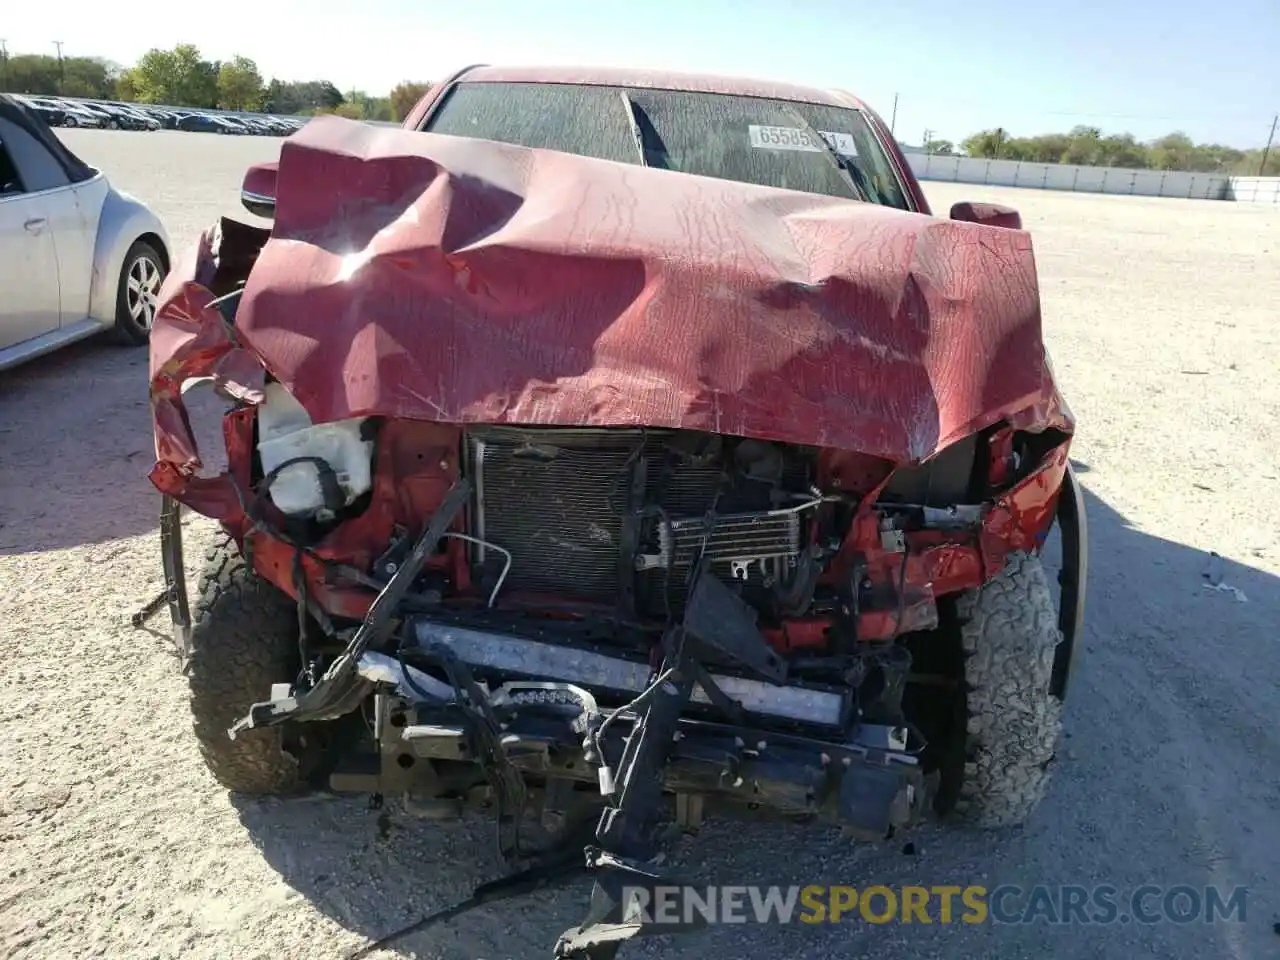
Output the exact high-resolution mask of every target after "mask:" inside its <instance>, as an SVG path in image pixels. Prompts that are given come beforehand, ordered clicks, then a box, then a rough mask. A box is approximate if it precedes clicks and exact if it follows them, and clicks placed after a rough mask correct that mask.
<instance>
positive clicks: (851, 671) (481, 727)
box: [171, 384, 1043, 958]
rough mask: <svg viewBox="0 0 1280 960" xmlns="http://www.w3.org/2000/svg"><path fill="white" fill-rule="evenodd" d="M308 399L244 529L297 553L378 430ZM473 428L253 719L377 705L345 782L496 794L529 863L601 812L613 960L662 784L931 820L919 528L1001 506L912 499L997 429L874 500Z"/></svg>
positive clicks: (653, 452)
mask: <svg viewBox="0 0 1280 960" xmlns="http://www.w3.org/2000/svg"><path fill="white" fill-rule="evenodd" d="M273 388H274V389H273ZM273 403H275V404H277V406H276V409H275V410H274V411H271V406H272V404H273ZM299 410H300V408H299V407H296V404H291V402H290V400H289V398H287V394H284V392H283V391H282V390H280V389H279V388H278V387H276V385H274V384H271V385H268V390H267V402H266V403H265V404H264V405H262V406H260V408H259V411H258V423H257V429H256V433H257V438H258V447H257V450H258V457H257V473H258V475H257V478H256V480H255V482H254V484H253V486H254V491H255V494H256V495H257V496H258V497H259V500H258V501H257V502H258V504H259V506H258V508H257V509H251V510H250V511H249V514H248V515H249V517H250V519H251V521H252V524H253V528H252V530H251V533H250V536H249V537H247V539H246V543H248V544H250V545H252V544H253V543H254V542H255V536H262V535H264V534H265V535H266V539H264V540H262V541H261V542H262V543H264V544H269V543H271V542H273V541H276V542H284V543H290V544H292V545H293V549H294V550H295V551H300V552H297V553H295V556H296V557H298V558H299V562H300V558H301V557H302V556H303V555H304V554H305V553H308V552H309V551H308V548H307V547H306V544H305V542H300V540H301V541H305V540H307V539H308V538H311V539H312V540H314V541H315V542H323V540H324V538H325V536H327V533H328V531H330V530H332V529H334V528H335V527H341V525H342V524H343V523H345V522H348V521H349V520H350V519H351V515H352V513H353V511H354V512H355V513H357V514H358V513H359V512H361V511H367V510H368V509H369V507H370V503H371V501H372V500H373V499H374V496H375V495H374V492H373V489H372V488H373V481H372V476H373V473H374V466H373V465H374V464H376V463H377V456H376V454H375V449H376V448H377V446H378V444H379V433H380V431H379V429H378V427H379V425H378V424H377V423H376V422H369V421H363V420H362V421H353V422H346V423H338V424H332V425H325V426H324V427H323V428H316V427H313V426H312V425H310V423H309V421H308V420H307V419H306V418H305V415H303V416H299V415H298V411H299ZM268 411H270V412H268ZM264 424H265V429H264ZM457 436H458V445H457V447H456V449H455V451H454V453H455V454H456V460H457V462H458V464H459V468H458V473H457V476H456V477H455V479H454V481H453V483H452V485H451V487H450V488H449V490H448V493H447V495H446V496H445V497H444V498H443V499H442V501H441V502H440V504H439V507H438V509H437V510H436V511H435V513H434V514H433V515H432V516H431V517H430V518H429V522H428V523H426V525H425V527H424V528H420V529H419V530H417V531H412V532H411V531H410V530H409V529H407V528H405V527H401V526H396V527H395V528H394V535H393V537H392V538H391V540H390V542H389V544H388V546H387V549H386V550H385V551H384V552H382V553H381V554H380V555H379V556H377V557H376V558H375V559H374V560H373V562H372V563H371V565H370V568H369V569H368V570H367V571H359V570H353V569H351V568H349V567H346V566H344V565H342V564H333V563H330V564H329V566H330V567H331V570H330V573H331V574H332V575H333V577H334V578H336V579H337V580H342V579H343V578H344V577H346V578H351V579H354V580H357V581H359V582H360V583H361V584H362V585H363V586H364V587H365V588H366V589H375V590H376V591H377V596H376V598H375V599H374V600H373V602H372V604H371V606H370V607H369V610H368V613H367V615H366V616H365V617H364V619H363V621H362V622H361V623H360V624H359V625H358V626H354V625H353V626H344V625H343V624H342V621H340V620H339V621H334V620H333V619H332V618H330V617H328V616H327V615H324V614H323V610H322V609H317V606H316V605H315V603H314V600H313V599H312V598H309V597H307V595H306V593H305V589H303V591H302V592H301V593H300V594H299V597H298V599H299V602H300V604H303V605H305V606H306V608H307V609H308V610H309V611H310V612H311V614H312V615H313V617H315V615H316V614H319V616H318V617H315V620H316V621H317V622H313V623H312V626H311V627H310V628H309V630H308V629H304V631H303V636H302V638H301V643H302V645H303V647H304V649H305V650H307V651H308V653H307V655H306V658H305V661H304V665H303V669H302V671H301V672H300V674H299V677H298V680H297V681H296V682H295V683H293V684H289V685H279V686H278V688H277V689H274V690H273V691H271V696H270V698H269V699H267V700H264V701H263V702H260V703H258V704H255V705H254V706H253V707H252V709H250V710H249V711H248V713H247V715H246V716H245V717H244V719H243V720H241V721H240V723H239V724H237V725H236V727H235V728H233V729H232V730H231V731H230V733H231V734H232V735H233V736H234V735H236V734H237V733H239V732H242V731H244V730H247V729H252V728H255V727H263V726H274V725H279V724H288V725H290V727H292V728H297V726H298V724H300V723H301V724H302V725H304V726H305V725H307V724H309V723H314V722H316V721H322V720H341V719H343V718H351V717H355V716H358V717H360V718H361V719H362V723H361V724H360V725H359V726H357V725H355V724H352V725H351V726H350V727H349V729H352V730H355V731H356V732H357V733H358V736H357V737H356V740H357V741H358V742H357V743H356V745H355V747H354V749H352V748H351V744H348V749H345V750H343V751H341V752H340V754H335V757H334V763H333V764H332V765H331V766H330V767H329V768H328V782H329V785H330V787H332V788H333V789H338V790H355V791H363V792H368V793H370V794H373V795H375V796H378V797H381V796H383V795H385V794H391V795H403V796H404V797H405V802H406V804H407V805H408V806H410V807H413V806H414V805H417V806H418V807H421V806H422V805H423V804H426V805H427V806H428V807H429V808H430V809H432V810H437V811H438V810H439V809H440V805H442V804H443V805H444V806H445V807H446V808H451V807H453V806H455V805H456V806H458V807H459V809H460V808H461V805H462V804H464V803H465V802H468V801H469V800H470V799H474V798H475V797H477V796H480V797H482V798H484V802H486V803H491V804H494V805H496V810H497V814H498V822H499V842H500V849H501V850H502V852H503V855H504V857H505V858H506V859H507V860H508V861H510V862H513V863H519V862H528V858H529V857H531V856H535V853H534V851H533V850H532V848H530V847H529V846H528V845H527V832H528V828H527V823H528V819H529V816H530V812H531V811H532V812H533V814H535V816H534V820H535V821H536V825H537V827H538V829H540V830H542V831H543V833H542V835H543V836H546V835H548V833H549V834H551V835H556V836H560V837H562V838H563V837H568V836H570V835H571V834H572V831H573V830H574V829H576V828H580V827H581V825H582V824H583V822H585V819H586V818H585V816H584V812H587V813H591V812H593V811H594V812H595V813H593V814H592V815H598V817H599V822H598V825H597V827H596V829H595V831H594V835H593V836H592V838H591V842H590V843H588V845H587V854H586V856H587V865H588V866H589V867H590V868H592V869H595V870H597V871H600V873H599V876H600V879H599V880H598V885H603V886H601V887H600V889H603V890H604V891H605V893H604V896H603V899H602V900H601V901H600V902H601V903H602V904H605V906H604V907H601V910H602V911H603V912H600V913H599V916H598V917H596V916H594V915H593V918H589V920H588V922H586V923H584V924H583V925H582V926H581V927H580V928H576V930H573V931H569V932H567V933H566V936H565V938H563V939H562V942H561V944H560V945H559V946H558V948H557V950H558V951H559V952H558V953H557V955H558V956H566V957H572V956H579V957H588V958H590V957H595V956H600V957H604V956H612V954H611V953H609V952H607V951H608V949H610V947H613V948H616V943H613V941H611V940H610V939H609V938H610V937H612V936H613V934H608V935H603V934H601V930H611V929H612V926H611V925H612V924H614V923H616V921H617V920H618V918H619V917H620V916H621V913H620V911H622V910H623V904H622V900H623V899H624V888H626V889H631V890H634V889H635V888H636V887H637V885H640V886H644V885H646V884H648V885H653V884H657V883H659V882H667V881H663V880H662V878H660V877H658V876H657V875H654V874H652V873H651V872H649V871H648V868H647V867H646V866H645V864H646V863H647V861H648V859H649V858H650V857H651V856H652V854H653V852H654V851H655V849H656V847H655V842H656V841H655V834H654V830H655V828H656V826H657V824H658V823H659V821H660V820H661V818H662V816H663V809H664V804H663V803H662V797H663V795H664V794H667V795H674V797H675V800H676V803H675V820H676V823H677V824H679V825H681V826H685V827H692V826H697V825H698V823H700V821H701V819H702V816H703V811H704V805H705V804H706V802H707V801H710V802H711V803H712V804H716V803H719V802H721V801H726V802H729V803H733V804H738V805H746V806H748V807H765V808H768V809H769V810H771V811H773V812H774V813H781V814H783V815H787V816H799V817H819V818H821V819H825V820H828V821H831V822H834V823H836V824H839V825H840V826H842V827H843V828H844V829H845V830H846V831H847V832H849V833H851V834H852V835H854V836H858V837H862V838H869V839H882V838H884V837H886V836H888V835H891V834H892V833H893V832H894V831H895V830H896V829H900V828H902V827H905V826H907V825H909V824H911V823H912V822H914V821H915V820H916V819H918V818H919V816H920V815H921V814H922V812H923V811H924V809H925V808H926V806H927V804H928V802H929V799H930V796H931V793H930V790H931V782H932V778H931V777H926V775H925V769H924V767H923V766H922V765H921V763H920V757H921V754H922V751H923V750H924V749H925V747H926V746H927V743H926V742H925V740H924V738H923V736H922V735H921V734H920V731H919V730H918V728H916V727H915V726H914V725H913V724H912V723H911V722H910V720H909V719H908V718H907V716H906V714H905V713H904V710H903V692H904V688H905V686H906V684H907V681H908V677H909V674H910V671H911V666H912V658H911V656H910V654H909V653H908V650H907V647H906V646H904V645H902V644H900V643H897V642H895V640H897V639H898V634H899V633H900V632H902V631H903V630H908V631H909V630H910V629H912V627H909V626H906V624H907V621H906V620H905V619H904V616H903V614H904V611H905V610H906V609H907V607H908V596H909V590H910V584H909V583H908V579H907V570H908V565H907V561H908V559H909V558H910V557H911V556H912V549H911V547H912V542H913V541H916V540H919V542H921V543H922V544H929V543H930V542H932V541H936V540H937V539H938V538H942V539H943V541H944V542H945V541H946V540H948V539H954V538H959V539H961V540H964V539H966V538H970V539H975V540H976V538H977V536H978V533H979V531H980V530H981V527H982V524H983V522H984V518H985V517H987V516H988V514H989V509H990V505H989V504H988V505H987V506H985V507H984V506H982V505H974V506H972V507H961V508H957V507H954V506H953V507H949V508H943V507H933V506H930V505H929V504H928V503H927V502H926V503H911V502H907V501H908V499H910V498H916V497H919V498H922V499H924V500H926V501H929V500H934V501H935V502H938V500H939V498H956V497H961V496H963V495H964V494H965V493H967V492H969V491H971V490H972V489H973V488H974V484H975V482H976V483H979V484H985V483H988V482H989V478H988V477H987V476H986V473H987V472H988V471H987V469H986V468H985V467H984V469H983V470H982V471H979V474H980V475H979V476H978V477H976V478H975V476H974V470H973V469H972V464H973V461H974V458H975V452H976V450H977V449H978V444H977V443H976V442H969V443H965V444H962V445H960V446H959V447H958V448H957V450H956V451H954V452H952V456H951V458H950V460H948V458H946V457H942V458H937V459H936V460H935V461H934V462H932V463H930V464H928V465H926V466H925V467H924V469H922V470H917V471H914V472H913V471H901V472H899V473H898V474H897V475H895V476H893V477H890V478H887V480H886V482H883V483H882V484H881V489H880V493H879V499H878V500H877V503H876V508H875V509H874V510H873V511H871V512H870V513H868V511H867V509H866V507H867V503H866V497H865V495H858V494H843V493H841V492H839V491H834V492H833V491H830V489H829V486H828V492H824V491H823V486H822V484H823V482H824V480H825V481H827V482H828V484H829V476H828V477H824V476H823V471H824V464H823V462H822V451H821V450H819V449H817V448H807V447H799V446H795V445H788V444H780V443H771V442H767V441H761V440H755V439H749V438H738V437H726V436H718V435H710V434H703V433H698V432H696V431H672V430H631V429H575V428H520V427H506V426H504V427H488V426H484V427H471V428H467V429H465V430H462V431H459V432H458V434H457ZM986 440H987V442H988V445H989V446H990V447H991V449H994V450H996V451H997V452H998V453H999V454H1000V455H1001V456H1004V455H1006V454H1008V457H1007V459H1008V462H1007V464H1006V465H1007V466H1008V467H1009V469H1010V471H1011V474H1010V475H1008V476H1003V477H1001V482H1002V483H1003V484H1005V485H1008V483H1009V482H1010V480H1012V479H1015V478H1016V477H1018V476H1019V475H1021V477H1022V479H1023V481H1024V482H1025V480H1026V477H1027V476H1030V475H1031V474H1032V473H1034V469H1040V468H1042V467H1043V464H1040V465H1039V467H1037V465H1036V461H1037V460H1039V459H1042V456H1040V452H1039V451H1036V450H1034V449H1033V448H1031V447H1024V449H1023V450H1022V451H1021V454H1020V455H1019V454H1018V453H1017V451H1015V450H1014V448H1013V446H1011V445H1009V440H1010V436H1009V434H1007V433H1005V434H1000V435H998V436H996V435H993V436H992V437H988V438H986ZM282 449H283V450H284V451H285V452H284V453H281V452H280V451H281V450H282ZM433 455H434V452H433ZM419 458H421V457H419ZM362 460H363V461H364V462H363V463H362V462H361V461H362ZM447 462H448V458H444V459H442V460H441V464H442V465H443V464H446V463H447ZM268 500H269V501H270V502H271V505H272V507H268V506H267V504H266V501H268ZM941 502H946V500H942V501H941ZM953 502H954V501H953ZM272 508H274V509H272ZM860 513H861V515H862V516H864V517H866V516H870V517H872V518H873V521H874V522H873V525H872V526H870V527H868V528H867V529H869V530H871V531H872V532H873V534H874V541H873V542H874V546H875V548H876V551H875V552H877V553H878V554H879V560H880V561H881V563H880V570H881V572H884V571H888V573H889V576H888V578H887V579H878V578H877V577H875V576H873V573H874V571H873V570H872V566H873V564H868V562H867V561H874V560H875V559H876V558H875V557H872V556H871V555H870V554H869V553H865V552H864V553H858V554H857V555H858V556H860V557H861V558H862V561H863V562H862V563H860V564H856V565H855V566H854V567H853V568H852V572H851V571H850V568H849V567H847V566H845V565H842V563H841V559H842V557H844V556H845V555H846V554H847V550H846V546H847V544H848V543H849V542H850V541H851V539H856V537H857V530H858V516H859V515H860ZM272 517H275V518H276V520H278V521H279V522H280V524H281V527H280V528H278V529H277V528H273V527H272V523H273V522H274V521H273V520H272ZM864 526H865V524H864ZM254 530H256V534H255V533H254V532H253V531H254ZM171 533H172V531H171ZM295 538H300V540H299V539H295ZM920 538H923V539H920ZM953 546H954V544H953ZM927 550H928V548H927V546H926V547H925V548H924V549H923V550H922V551H921V552H923V553H926V554H927ZM886 558H887V560H886ZM296 569H297V568H295V570H296ZM895 570H896V574H897V576H896V578H895V577H894V575H893V573H894V571H895ZM295 583H296V584H301V583H302V581H295ZM940 586H943V587H944V589H945V582H940ZM886 589H887V591H888V592H887V593H886ZM927 598H928V600H929V601H930V603H929V604H926V606H931V605H932V603H933V595H932V594H928V596H927ZM913 602H915V601H913ZM877 603H878V604H879V605H880V606H881V607H882V608H883V607H885V606H886V604H887V607H888V615H889V616H890V617H891V618H892V625H893V630H894V631H895V635H893V636H890V637H888V638H883V637H876V636H872V637H860V636H859V626H858V624H859V614H860V613H868V614H871V613H874V607H875V606H876V604H877ZM918 605H919V604H918V603H917V606H918ZM862 607H867V608H868V609H867V610H866V611H863V610H861V608H862ZM304 619H309V618H304ZM871 622H874V621H871ZM915 622H916V624H917V625H919V624H923V625H924V626H925V627H928V626H932V624H933V623H936V619H934V620H928V619H926V620H924V621H920V620H917V621H915ZM369 734H371V736H367V735H369ZM361 744H363V745H361ZM534 795H536V797H537V799H536V802H535V801H534V800H533V799H531V798H532V796H534ZM522 831H524V834H523V835H522ZM556 869H564V865H563V864H560V866H558V867H557V868H556ZM611 918H612V919H611ZM646 932H650V931H646V930H643V929H638V930H636V931H633V932H632V933H631V934H630V935H635V936H642V935H645V933H646ZM651 932H658V933H667V932H671V930H670V928H669V927H664V928H662V929H658V930H653V931H651ZM602 936H603V937H604V939H601V938H602ZM592 951H597V952H592ZM599 951H604V952H599Z"/></svg>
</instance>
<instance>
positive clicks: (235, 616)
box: [187, 533, 306, 795]
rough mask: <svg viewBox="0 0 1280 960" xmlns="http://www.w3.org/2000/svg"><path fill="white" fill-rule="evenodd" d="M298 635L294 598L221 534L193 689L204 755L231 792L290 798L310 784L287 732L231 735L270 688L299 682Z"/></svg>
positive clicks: (209, 576)
mask: <svg viewBox="0 0 1280 960" xmlns="http://www.w3.org/2000/svg"><path fill="white" fill-rule="evenodd" d="M297 636H298V626H297V610H296V607H295V606H294V604H293V601H292V600H290V599H289V598H288V597H286V596H285V595H284V594H283V593H281V592H280V591H279V590H277V589H276V588H275V587H274V586H272V585H271V584H270V583H268V582H267V581H265V580H263V579H261V578H260V577H257V576H255V575H254V574H253V572H252V571H251V570H250V569H249V566H248V564H246V563H245V561H244V558H243V557H242V556H241V555H240V551H239V549H238V548H237V547H236V543H235V541H234V540H232V539H231V538H230V537H229V536H226V535H225V534H222V533H219V535H218V539H217V540H215V542H214V545H213V546H212V547H211V548H210V549H209V552H208V555H207V564H206V566H205V570H204V573H203V574H202V575H201V578H200V586H199V597H198V598H197V600H196V608H195V616H194V618H193V624H192V630H191V658H190V661H189V666H188V672H187V684H188V687H189V691H190V706H191V719H192V726H193V728H194V730H195V735H196V740H197V742H198V743H199V746H200V753H201V755H202V756H203V757H204V762H205V765H206V766H207V767H208V768H209V771H210V772H211V773H212V774H213V776H214V779H216V780H217V781H218V783H220V784H221V785H222V786H224V787H226V788H227V789H228V790H232V791H235V792H237V793H246V794H256V795H266V794H287V793H296V792H299V791H300V790H302V789H303V787H304V786H305V782H306V781H305V775H306V770H305V769H304V767H305V762H304V761H301V760H300V759H299V758H298V756H297V755H295V754H293V753H290V752H289V751H287V750H286V749H285V740H284V737H283V733H282V728H281V727H264V728H261V729H257V730H244V731H241V732H240V733H239V734H237V736H236V739H234V740H232V739H231V738H230V737H228V736H227V729H228V728H229V727H231V726H232V725H233V724H234V723H235V722H236V721H237V720H239V719H240V718H241V717H243V716H244V715H245V714H246V713H247V712H248V711H249V707H250V706H252V705H253V704H254V703H257V702H260V701H262V700H266V699H267V698H268V696H269V695H270V692H271V685H272V684H274V683H290V682H292V681H293V680H294V679H295V677H296V676H297V672H298V641H297ZM301 752H302V751H299V753H301Z"/></svg>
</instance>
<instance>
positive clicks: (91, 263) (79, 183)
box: [0, 94, 169, 370]
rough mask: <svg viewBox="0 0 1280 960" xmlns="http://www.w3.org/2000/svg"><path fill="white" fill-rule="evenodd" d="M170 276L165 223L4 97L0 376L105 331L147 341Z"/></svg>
mask: <svg viewBox="0 0 1280 960" xmlns="http://www.w3.org/2000/svg"><path fill="white" fill-rule="evenodd" d="M168 269H169V237H168V235H167V234H166V233H165V229H164V226H163V225H162V224H161V223H160V219H159V217H157V216H156V215H155V214H154V213H152V212H151V210H150V209H148V208H147V206H146V205H145V204H143V203H142V202H140V201H139V200H136V199H134V198H133V197H131V196H129V195H128V194H126V193H122V192H121V191H119V190H116V189H115V188H114V187H112V186H111V184H110V183H108V182H107V178H106V176H105V175H104V174H103V173H102V172H101V171H98V170H95V169H94V168H93V167H90V166H88V165H87V164H85V163H84V162H83V161H81V160H80V159H79V158H78V157H76V156H75V154H73V153H72V152H71V151H70V150H68V149H67V148H66V146H65V145H63V143H62V142H61V141H60V140H58V138H57V137H56V136H55V135H54V134H53V132H52V131H51V130H50V129H49V127H48V125H47V124H46V123H45V122H44V120H43V119H42V118H41V117H40V116H39V115H38V114H37V113H36V111H34V110H32V109H31V108H30V107H29V106H27V105H26V104H24V103H21V102H20V101H18V100H16V99H15V98H13V97H9V96H6V95H3V94H0V370H4V369H6V368H8V367H12V366H15V365H16V364H19V363H22V362H24V361H26V360H29V359H31V358H32V357H36V356H39V355H40V354H42V353H48V352H49V351H50V350H54V349H56V348H58V347H60V346H63V345H64V344H68V343H71V342H73V341H76V340H82V339H84V338H85V337H89V336H92V335H93V334H95V333H100V332H107V333H108V334H109V335H110V336H111V337H112V338H113V339H115V340H116V341H117V342H120V343H123V344H138V345H140V344H143V343H146V342H147V339H148V337H149V336H150V333H151V322H152V320H153V319H154V318H155V311H156V302H157V297H158V294H159V292H160V284H161V282H162V281H163V280H164V277H165V274H166V273H167V272H168Z"/></svg>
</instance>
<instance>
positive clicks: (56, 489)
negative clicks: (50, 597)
mask: <svg viewBox="0 0 1280 960" xmlns="http://www.w3.org/2000/svg"><path fill="white" fill-rule="evenodd" d="M0 411H2V414H0V450H2V451H3V454H2V455H3V461H4V470H3V471H0V555H18V554H24V553H38V552H41V551H45V550H57V549H61V548H65V547H74V546H79V545H82V544H96V543H102V542H104V541H108V540H116V539H120V538H122V537H129V536H134V535H136V534H139V533H145V532H147V531H148V530H153V529H155V526H156V518H157V517H158V516H159V510H160V495H159V494H158V493H156V492H155V490H153V489H152V488H151V485H150V484H149V483H147V480H146V475H147V471H148V470H149V469H150V467H151V463H152V460H153V458H154V457H153V450H154V447H153V442H152V439H151V429H150V423H149V419H148V399H147V353H146V351H145V350H126V349H121V348H119V347H116V346H113V345H111V344H104V343H102V342H101V341H99V340H97V339H96V338H94V339H90V340H88V341H83V342H81V343H77V344H73V345H71V346H69V347H65V348H63V349H62V350H59V351H57V352H56V353H52V354H49V355H48V356H45V357H40V358H38V359H36V360H33V361H30V362H29V363H26V364H24V365H22V366H21V367H16V368H14V369H12V370H7V371H5V372H4V373H0Z"/></svg>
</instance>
